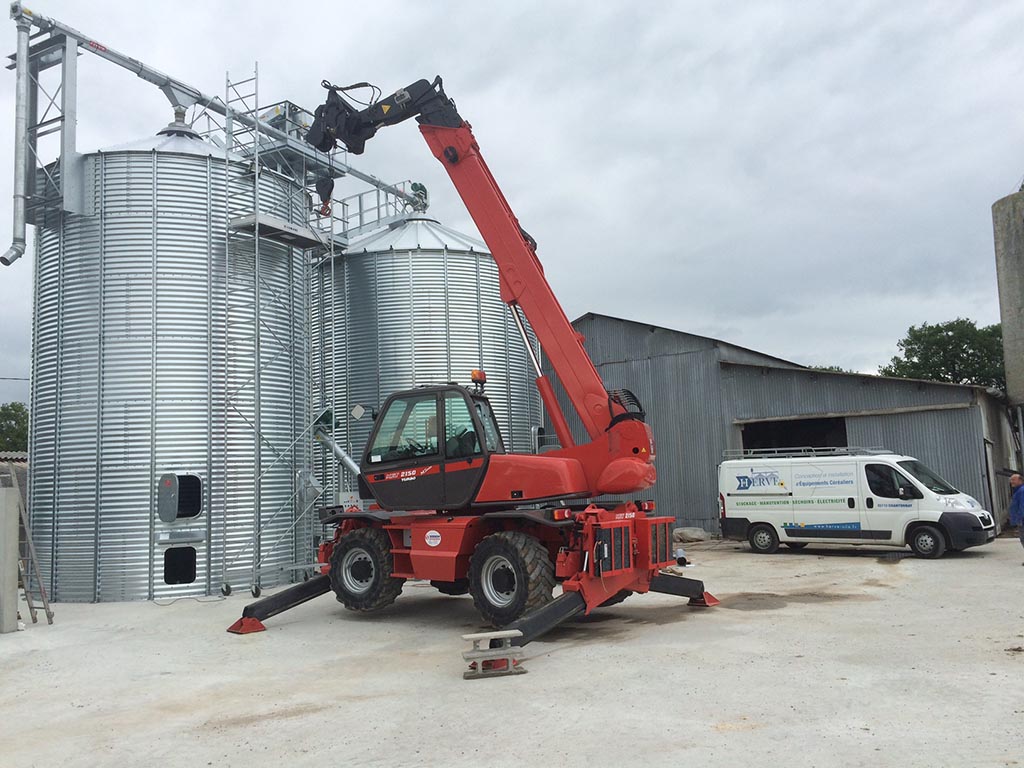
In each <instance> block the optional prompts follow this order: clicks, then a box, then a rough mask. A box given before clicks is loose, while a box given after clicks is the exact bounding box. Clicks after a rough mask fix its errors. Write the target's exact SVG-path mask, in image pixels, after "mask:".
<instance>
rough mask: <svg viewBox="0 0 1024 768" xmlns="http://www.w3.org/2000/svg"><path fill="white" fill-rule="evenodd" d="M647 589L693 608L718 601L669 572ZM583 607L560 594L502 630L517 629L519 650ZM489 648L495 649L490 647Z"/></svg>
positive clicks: (575, 597)
mask: <svg viewBox="0 0 1024 768" xmlns="http://www.w3.org/2000/svg"><path fill="white" fill-rule="evenodd" d="M649 589H650V591H651V592H661V593H662V594H666V595H676V596H677V597H688V598H690V601H689V605H692V606H694V607H696V608H710V607H712V606H715V605H718V598H716V597H715V596H714V595H712V594H711V593H710V592H707V591H705V589H704V582H703V581H701V580H700V579H688V578H686V577H684V576H676V575H673V574H671V573H659V574H658V575H657V576H655V577H654V578H653V579H651V582H650V587H649ZM586 608H587V602H586V600H585V599H584V598H583V595H582V594H581V593H580V592H563V593H562V595H561V596H560V597H557V598H555V599H554V600H552V601H551V602H550V603H548V604H547V605H545V606H542V607H540V608H538V609H537V610H535V611H531V612H530V613H528V614H526V615H525V616H523V617H521V618H519V619H516V620H515V621H513V622H512V623H511V624H509V625H508V626H507V627H505V629H507V630H518V631H519V632H521V633H522V634H521V635H520V636H519V637H514V638H512V640H511V644H512V645H514V646H519V647H522V646H524V645H526V644H527V643H531V642H533V641H534V640H536V639H537V638H539V637H540V636H541V635H545V634H547V633H548V632H550V631H551V630H552V629H554V628H555V627H557V626H558V625H559V624H561V623H563V622H565V621H568V620H569V619H571V618H572V617H573V616H576V615H577V614H580V613H583V612H584V611H585V610H586ZM492 647H496V646H493V645H492Z"/></svg>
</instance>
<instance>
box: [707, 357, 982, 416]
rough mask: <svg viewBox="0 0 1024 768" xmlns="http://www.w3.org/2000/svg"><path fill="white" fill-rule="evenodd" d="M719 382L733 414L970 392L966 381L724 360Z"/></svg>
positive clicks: (807, 410)
mask: <svg viewBox="0 0 1024 768" xmlns="http://www.w3.org/2000/svg"><path fill="white" fill-rule="evenodd" d="M722 382H723V386H724V387H725V391H726V396H727V398H728V402H729V403H731V407H730V416H731V418H733V419H771V418H779V419H785V418H792V417H794V416H801V415H811V414H824V413H837V414H843V413H851V412H856V411H864V410H882V409H889V408H916V407H921V406H929V405H948V404H965V405H966V404H970V403H971V402H973V400H974V397H975V395H974V390H972V389H971V388H970V387H954V386H949V385H942V384H927V383H924V382H917V381H899V380H896V379H883V378H879V377H873V376H844V375H839V374H829V373H818V372H814V371H798V370H785V369H781V368H769V367H762V366H745V365H734V364H729V363H724V364H723V365H722Z"/></svg>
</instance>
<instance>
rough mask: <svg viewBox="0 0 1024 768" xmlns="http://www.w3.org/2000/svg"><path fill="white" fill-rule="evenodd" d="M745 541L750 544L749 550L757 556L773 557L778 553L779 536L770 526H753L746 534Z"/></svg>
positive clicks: (763, 524)
mask: <svg viewBox="0 0 1024 768" xmlns="http://www.w3.org/2000/svg"><path fill="white" fill-rule="evenodd" d="M747 541H749V542H750V548H751V549H752V550H754V551H755V552H757V553H758V554H759V555H773V554H775V553H776V552H778V551H779V535H778V534H777V533H776V532H775V529H774V528H773V527H772V526H770V525H766V524H765V523H759V524H758V525H755V526H753V527H752V528H751V529H750V533H748V534H747Z"/></svg>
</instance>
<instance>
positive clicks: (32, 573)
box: [7, 463, 53, 624]
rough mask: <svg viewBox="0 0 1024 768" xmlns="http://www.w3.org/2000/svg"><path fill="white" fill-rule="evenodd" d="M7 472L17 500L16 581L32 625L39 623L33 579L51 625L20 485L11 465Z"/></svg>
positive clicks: (44, 589)
mask: <svg viewBox="0 0 1024 768" xmlns="http://www.w3.org/2000/svg"><path fill="white" fill-rule="evenodd" d="M7 471H8V472H9V473H10V476H11V487H12V488H14V492H15V493H16V494H17V499H18V579H19V581H20V582H21V588H22V590H23V591H24V592H25V602H26V603H28V612H29V616H30V617H31V619H32V623H33V624H36V623H38V621H39V617H38V615H37V614H38V612H39V610H40V608H39V606H37V605H36V602H35V600H33V595H32V587H31V582H32V580H33V579H34V580H35V583H36V585H37V586H38V587H39V595H38V600H39V603H40V604H41V606H42V611H43V612H44V613H45V614H46V623H47V624H53V611H52V610H51V609H50V600H49V598H47V596H46V587H45V586H43V578H42V575H41V574H40V572H39V558H38V557H36V548H35V545H34V544H33V543H32V528H31V526H30V525H29V521H28V510H26V509H25V503H24V501H23V497H22V495H21V484H20V483H19V482H18V472H17V469H16V468H15V466H14V465H13V464H10V463H9V464H8V465H7Z"/></svg>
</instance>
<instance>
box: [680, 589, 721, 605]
mask: <svg viewBox="0 0 1024 768" xmlns="http://www.w3.org/2000/svg"><path fill="white" fill-rule="evenodd" d="M720 602H722V601H721V600H719V599H718V598H717V597H715V596H714V595H712V594H711V593H710V592H705V593H704V594H703V595H701V596H700V597H691V598H690V602H689V603H687V605H692V606H694V607H695V608H714V607H715V606H716V605H718V604H719V603H720Z"/></svg>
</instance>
